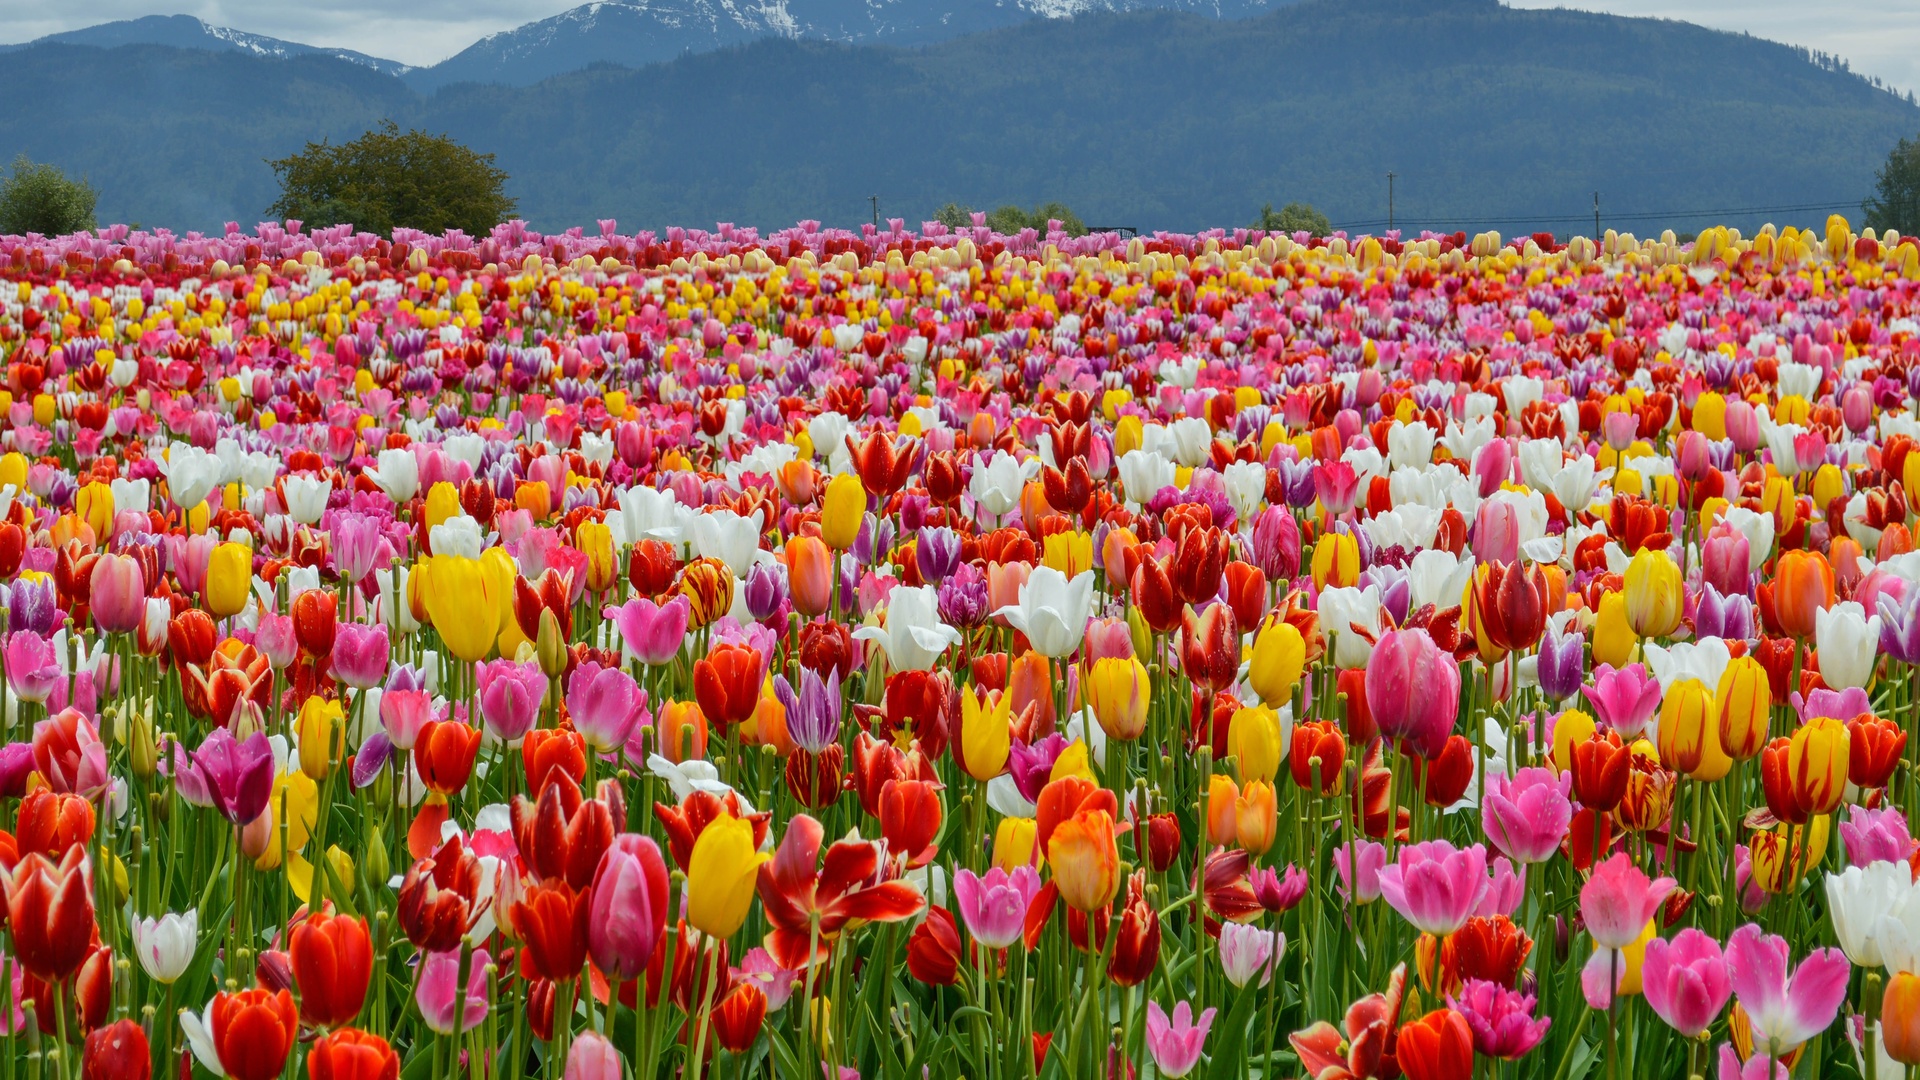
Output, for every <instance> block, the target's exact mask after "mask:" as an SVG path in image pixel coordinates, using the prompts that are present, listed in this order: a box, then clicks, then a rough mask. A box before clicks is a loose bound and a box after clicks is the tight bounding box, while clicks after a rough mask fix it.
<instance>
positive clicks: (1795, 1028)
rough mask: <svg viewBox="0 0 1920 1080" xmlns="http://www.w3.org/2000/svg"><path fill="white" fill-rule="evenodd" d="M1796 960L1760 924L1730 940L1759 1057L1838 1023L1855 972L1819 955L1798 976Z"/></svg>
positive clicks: (1843, 961)
mask: <svg viewBox="0 0 1920 1080" xmlns="http://www.w3.org/2000/svg"><path fill="white" fill-rule="evenodd" d="M1616 857H1618V856H1616ZM1790 958H1791V954H1790V952H1789V951H1788V948H1787V939H1786V938H1783V937H1780V936H1778V935H1775V934H1766V933H1763V932H1762V931H1761V929H1760V927H1759V926H1757V925H1755V924H1754V923H1747V924H1746V925H1744V926H1742V927H1740V928H1739V929H1738V930H1735V931H1734V932H1733V936H1732V937H1731V938H1728V939H1727V971H1728V973H1729V974H1730V975H1731V976H1732V981H1733V992H1734V994H1735V996H1737V997H1738V998H1739V999H1740V1006H1741V1007H1742V1008H1743V1009H1745V1010H1746V1013H1747V1020H1748V1022H1749V1023H1751V1024H1752V1026H1753V1051H1754V1054H1755V1055H1756V1056H1757V1055H1762V1054H1771V1055H1772V1056H1774V1057H1783V1056H1785V1055H1786V1054H1788V1053H1790V1052H1792V1050H1793V1049H1794V1048H1795V1047H1797V1046H1799V1045H1800V1044H1802V1043H1804V1042H1806V1041H1807V1040H1808V1039H1811V1038H1813V1037H1814V1036H1815V1035H1818V1034H1819V1033H1820V1032H1821V1031H1824V1030H1825V1029H1826V1027H1827V1025H1829V1024H1831V1023H1833V1018H1834V1017H1835V1016H1836V1015H1838V1013H1839V1011H1840V1003H1841V1002H1842V1001H1843V1000H1845V999H1846V996H1847V978H1848V976H1849V975H1851V974H1852V968H1851V967H1850V966H1849V965H1848V963H1847V958H1846V955H1845V954H1844V953H1842V952H1841V951H1840V950H1839V949H1815V950H1813V951H1812V952H1810V953H1808V954H1807V958H1806V959H1805V960H1802V961H1800V966H1799V967H1797V968H1795V969H1793V971H1792V972H1789V971H1788V970H1787V962H1788V960H1789V959H1790Z"/></svg>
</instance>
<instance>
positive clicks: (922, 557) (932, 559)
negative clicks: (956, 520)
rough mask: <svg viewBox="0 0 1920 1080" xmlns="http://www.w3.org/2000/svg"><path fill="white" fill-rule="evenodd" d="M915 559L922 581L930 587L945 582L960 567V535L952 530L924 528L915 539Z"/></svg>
mask: <svg viewBox="0 0 1920 1080" xmlns="http://www.w3.org/2000/svg"><path fill="white" fill-rule="evenodd" d="M913 559H914V562H915V564H916V565H917V566H918V567H919V570H920V580H922V581H925V582H927V583H928V584H930V585H932V584H938V583H940V582H942V581H945V580H946V579H947V577H948V576H949V575H951V574H952V573H953V568H954V567H956V566H958V565H960V534H959V533H957V532H954V531H953V530H952V529H945V528H930V527H922V528H921V530H920V532H919V534H918V535H917V536H916V537H915V538H914V542H913Z"/></svg>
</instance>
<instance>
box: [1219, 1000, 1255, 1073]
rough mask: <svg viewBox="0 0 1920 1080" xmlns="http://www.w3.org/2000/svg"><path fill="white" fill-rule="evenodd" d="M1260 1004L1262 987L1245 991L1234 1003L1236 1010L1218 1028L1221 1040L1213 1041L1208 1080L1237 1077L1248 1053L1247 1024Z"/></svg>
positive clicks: (1250, 1021) (1251, 1020)
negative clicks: (1223, 1024)
mask: <svg viewBox="0 0 1920 1080" xmlns="http://www.w3.org/2000/svg"><path fill="white" fill-rule="evenodd" d="M1259 1005H1260V993H1259V991H1258V990H1254V989H1243V990H1241V991H1240V996H1239V999H1238V1000H1236V1001H1235V1002H1234V1003H1233V1012H1232V1013H1230V1014H1228V1016H1227V1023H1226V1026H1225V1027H1224V1028H1221V1027H1215V1028H1214V1032H1215V1034H1217V1035H1218V1036H1219V1040H1218V1041H1217V1042H1215V1043H1214V1044H1213V1054H1212V1056H1211V1059H1210V1063H1209V1064H1208V1066H1207V1080H1237V1078H1238V1077H1239V1075H1240V1066H1241V1065H1243V1064H1244V1063H1245V1058H1246V1056H1247V1049H1246V1047H1247V1025H1248V1024H1250V1023H1252V1022H1253V1011H1254V1010H1255V1009H1256V1008H1258V1007H1259Z"/></svg>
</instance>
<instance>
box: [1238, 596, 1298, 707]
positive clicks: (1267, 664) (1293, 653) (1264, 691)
mask: <svg viewBox="0 0 1920 1080" xmlns="http://www.w3.org/2000/svg"><path fill="white" fill-rule="evenodd" d="M1306 665H1307V642H1306V639H1305V638H1303V637H1301V636H1300V631H1299V629H1298V628H1296V627H1295V626H1294V625H1293V624H1292V623H1290V622H1287V621H1286V620H1285V619H1280V618H1275V617H1269V618H1268V619H1267V620H1266V621H1265V622H1264V623H1262V624H1261V625H1260V631H1259V633H1257V634H1255V635H1254V638H1253V661H1252V664H1251V665H1250V666H1249V667H1248V669H1247V684H1248V685H1250V686H1252V687H1253V692H1254V693H1256V694H1259V695H1260V700H1261V701H1264V702H1266V703H1267V704H1268V705H1270V706H1272V707H1273V708H1276V709H1278V708H1282V707H1284V706H1285V705H1286V704H1287V703H1288V702H1290V701H1292V700H1293V688H1294V687H1295V686H1297V685H1299V683H1300V675H1301V673H1302V672H1303V671H1304V670H1305V669H1306Z"/></svg>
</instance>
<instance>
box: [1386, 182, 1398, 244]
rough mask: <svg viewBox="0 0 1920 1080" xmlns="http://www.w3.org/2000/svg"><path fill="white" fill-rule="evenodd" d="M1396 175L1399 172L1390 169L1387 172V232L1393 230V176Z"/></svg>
mask: <svg viewBox="0 0 1920 1080" xmlns="http://www.w3.org/2000/svg"><path fill="white" fill-rule="evenodd" d="M1397 175H1399V174H1398V173H1394V172H1391V171H1390V172H1388V173H1387V231H1388V232H1392V231H1393V178H1394V177H1395V176H1397Z"/></svg>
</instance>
